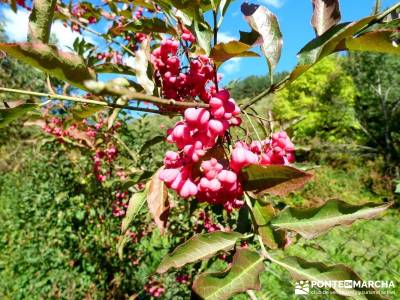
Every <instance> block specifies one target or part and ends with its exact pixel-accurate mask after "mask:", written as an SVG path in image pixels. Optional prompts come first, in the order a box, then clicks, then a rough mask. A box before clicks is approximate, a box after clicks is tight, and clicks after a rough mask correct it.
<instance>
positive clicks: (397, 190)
mask: <svg viewBox="0 0 400 300" xmlns="http://www.w3.org/2000/svg"><path fill="white" fill-rule="evenodd" d="M395 184H396V188H395V190H394V192H395V193H396V194H400V180H396V181H395Z"/></svg>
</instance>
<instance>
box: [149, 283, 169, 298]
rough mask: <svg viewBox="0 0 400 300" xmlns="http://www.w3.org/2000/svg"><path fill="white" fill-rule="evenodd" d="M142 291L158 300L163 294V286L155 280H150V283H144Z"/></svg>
mask: <svg viewBox="0 0 400 300" xmlns="http://www.w3.org/2000/svg"><path fill="white" fill-rule="evenodd" d="M144 290H145V291H146V292H147V293H148V294H149V295H150V296H152V297H154V298H159V297H161V296H162V295H163V294H164V293H165V288H164V286H163V285H162V284H161V283H160V282H158V281H156V280H150V282H148V283H146V285H145V286H144Z"/></svg>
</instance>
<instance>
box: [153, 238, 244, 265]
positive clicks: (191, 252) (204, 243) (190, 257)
mask: <svg viewBox="0 0 400 300" xmlns="http://www.w3.org/2000/svg"><path fill="white" fill-rule="evenodd" d="M242 237H243V235H242V234H240V233H237V232H223V231H215V232H211V233H203V234H199V235H195V236H193V237H192V238H190V239H189V240H188V241H186V242H185V243H183V244H182V245H180V246H178V247H177V248H176V249H175V250H174V251H173V252H172V253H171V254H169V255H167V256H166V257H164V259H163V260H162V262H161V264H160V265H159V266H158V269H157V272H158V273H164V272H166V271H168V270H169V269H170V268H180V267H183V266H184V265H186V264H189V263H192V262H196V261H199V260H204V259H208V258H210V257H212V256H214V255H215V254H216V253H218V252H220V251H229V250H231V249H232V248H233V247H234V246H235V244H236V242H237V241H238V240H239V239H240V238H242Z"/></svg>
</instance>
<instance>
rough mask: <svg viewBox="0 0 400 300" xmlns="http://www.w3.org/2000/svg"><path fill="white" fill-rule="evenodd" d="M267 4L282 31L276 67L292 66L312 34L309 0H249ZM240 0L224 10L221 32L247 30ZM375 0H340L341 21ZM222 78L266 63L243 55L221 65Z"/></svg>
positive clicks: (260, 69) (261, 70)
mask: <svg viewBox="0 0 400 300" xmlns="http://www.w3.org/2000/svg"><path fill="white" fill-rule="evenodd" d="M250 2H254V3H259V4H262V5H265V6H267V7H268V8H269V9H270V10H271V11H272V12H273V13H275V15H276V16H277V17H278V21H279V23H280V26H281V31H282V34H283V41H284V45H283V51H282V58H281V61H280V63H279V65H278V67H277V71H285V70H287V71H288V70H291V69H292V68H293V67H294V66H295V65H296V54H297V52H298V51H299V50H300V49H301V48H302V47H303V46H304V45H305V44H306V43H307V42H308V41H309V40H311V39H313V38H314V37H315V34H314V30H313V28H312V27H311V25H310V19H311V14H312V5H311V0H259V1H250ZM398 2H399V1H398V0H383V1H382V7H383V8H386V7H389V6H391V5H393V4H395V3H398ZM241 3H242V1H234V2H233V4H232V5H231V7H230V9H229V10H228V12H227V16H226V18H225V21H224V24H223V26H222V28H221V32H222V34H223V36H224V35H225V36H232V37H236V38H238V37H239V34H238V33H239V30H245V31H249V26H248V25H247V24H246V22H245V21H244V19H243V17H242V15H241V13H240V5H241ZM374 4H375V0H341V1H340V5H341V13H342V21H341V22H348V21H354V20H358V19H361V18H363V17H365V16H368V15H369V14H370V13H371V11H372V8H373V6H374ZM222 71H223V73H224V82H228V81H230V80H232V79H238V78H244V77H246V76H249V75H265V74H266V73H267V65H266V63H265V61H264V59H260V58H243V59H240V60H236V61H234V62H233V63H229V62H228V63H227V65H226V66H225V67H222Z"/></svg>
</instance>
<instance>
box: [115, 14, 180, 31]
mask: <svg viewBox="0 0 400 300" xmlns="http://www.w3.org/2000/svg"><path fill="white" fill-rule="evenodd" d="M110 31H111V32H112V33H113V34H115V35H120V34H121V33H123V32H126V31H128V32H141V33H146V34H150V33H154V32H158V33H168V34H172V35H175V34H176V31H175V29H174V28H173V27H171V26H170V25H168V23H167V22H165V21H163V20H161V19H158V18H151V19H146V18H141V19H137V20H134V21H132V22H130V23H128V24H126V25H124V26H118V24H117V25H116V26H115V27H113V28H112V29H110Z"/></svg>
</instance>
